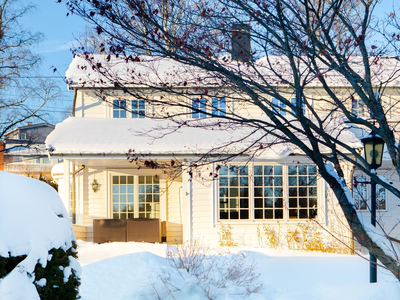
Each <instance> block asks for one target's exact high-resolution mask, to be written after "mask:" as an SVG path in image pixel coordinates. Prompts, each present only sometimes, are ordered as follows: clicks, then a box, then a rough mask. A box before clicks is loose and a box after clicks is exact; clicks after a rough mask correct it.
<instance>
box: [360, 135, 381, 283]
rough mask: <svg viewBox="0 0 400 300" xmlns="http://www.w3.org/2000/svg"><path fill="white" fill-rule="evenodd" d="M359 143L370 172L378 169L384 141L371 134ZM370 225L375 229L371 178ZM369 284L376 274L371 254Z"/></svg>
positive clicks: (374, 198)
mask: <svg viewBox="0 0 400 300" xmlns="http://www.w3.org/2000/svg"><path fill="white" fill-rule="evenodd" d="M361 141H362V142H363V144H364V158H365V160H366V161H367V163H368V164H369V166H370V168H371V171H373V170H376V169H378V168H379V167H380V166H381V165H382V156H383V148H384V146H385V142H384V140H383V139H382V138H381V137H380V136H379V135H376V134H375V132H371V133H370V134H369V135H368V136H366V137H365V138H362V139H361ZM370 183H371V224H372V226H374V227H376V182H375V180H373V179H372V178H371V181H370ZM369 257H370V264H369V282H371V283H373V282H376V281H377V272H376V257H375V255H374V254H373V253H371V252H370V253H369Z"/></svg>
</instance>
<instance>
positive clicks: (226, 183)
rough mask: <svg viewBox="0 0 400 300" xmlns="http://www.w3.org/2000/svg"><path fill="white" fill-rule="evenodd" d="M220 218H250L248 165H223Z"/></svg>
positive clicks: (220, 179)
mask: <svg viewBox="0 0 400 300" xmlns="http://www.w3.org/2000/svg"><path fill="white" fill-rule="evenodd" d="M219 216H220V219H230V220H238V219H240V220H243V219H245V220H247V219H249V178H248V167H247V166H223V167H221V169H220V170H219Z"/></svg>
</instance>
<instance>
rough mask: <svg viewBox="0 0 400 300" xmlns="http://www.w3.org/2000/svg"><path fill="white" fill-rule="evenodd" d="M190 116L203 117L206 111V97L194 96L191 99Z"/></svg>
mask: <svg viewBox="0 0 400 300" xmlns="http://www.w3.org/2000/svg"><path fill="white" fill-rule="evenodd" d="M192 108H193V111H192V118H197V119H198V118H205V117H206V114H205V113H206V111H207V99H205V98H194V99H192Z"/></svg>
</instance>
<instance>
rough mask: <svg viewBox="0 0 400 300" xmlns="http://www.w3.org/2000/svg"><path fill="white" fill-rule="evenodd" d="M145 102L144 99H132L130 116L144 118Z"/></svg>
mask: <svg viewBox="0 0 400 300" xmlns="http://www.w3.org/2000/svg"><path fill="white" fill-rule="evenodd" d="M145 113H146V102H145V101H144V100H132V118H144V117H145Z"/></svg>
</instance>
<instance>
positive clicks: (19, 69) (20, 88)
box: [0, 0, 59, 138]
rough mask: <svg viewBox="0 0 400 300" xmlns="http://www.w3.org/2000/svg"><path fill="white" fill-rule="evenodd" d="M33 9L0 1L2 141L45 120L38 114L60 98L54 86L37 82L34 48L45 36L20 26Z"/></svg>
mask: <svg viewBox="0 0 400 300" xmlns="http://www.w3.org/2000/svg"><path fill="white" fill-rule="evenodd" d="M33 9H34V6H32V5H29V4H26V3H23V2H22V1H19V0H2V1H0V111H1V115H0V138H1V137H3V135H4V134H5V133H6V132H7V131H9V130H10V129H12V128H13V127H15V126H16V125H18V124H20V123H22V122H25V121H26V120H28V119H30V120H33V119H34V118H39V119H40V120H43V118H45V115H44V114H41V113H39V110H40V109H41V108H42V107H43V106H44V105H45V104H46V103H47V101H49V100H50V99H54V98H55V97H57V96H58V95H59V90H58V87H56V86H55V85H54V84H53V83H52V82H49V81H48V80H47V81H43V80H41V79H38V78H37V69H36V67H37V65H38V64H39V63H40V57H39V56H38V55H36V54H34V53H33V52H32V51H31V46H33V45H34V44H36V43H38V42H39V41H40V40H41V37H42V35H41V34H40V33H32V32H30V31H29V30H26V29H24V28H22V27H21V25H20V24H19V20H20V18H22V17H23V16H24V15H25V14H27V13H29V12H31V11H32V10H33Z"/></svg>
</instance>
